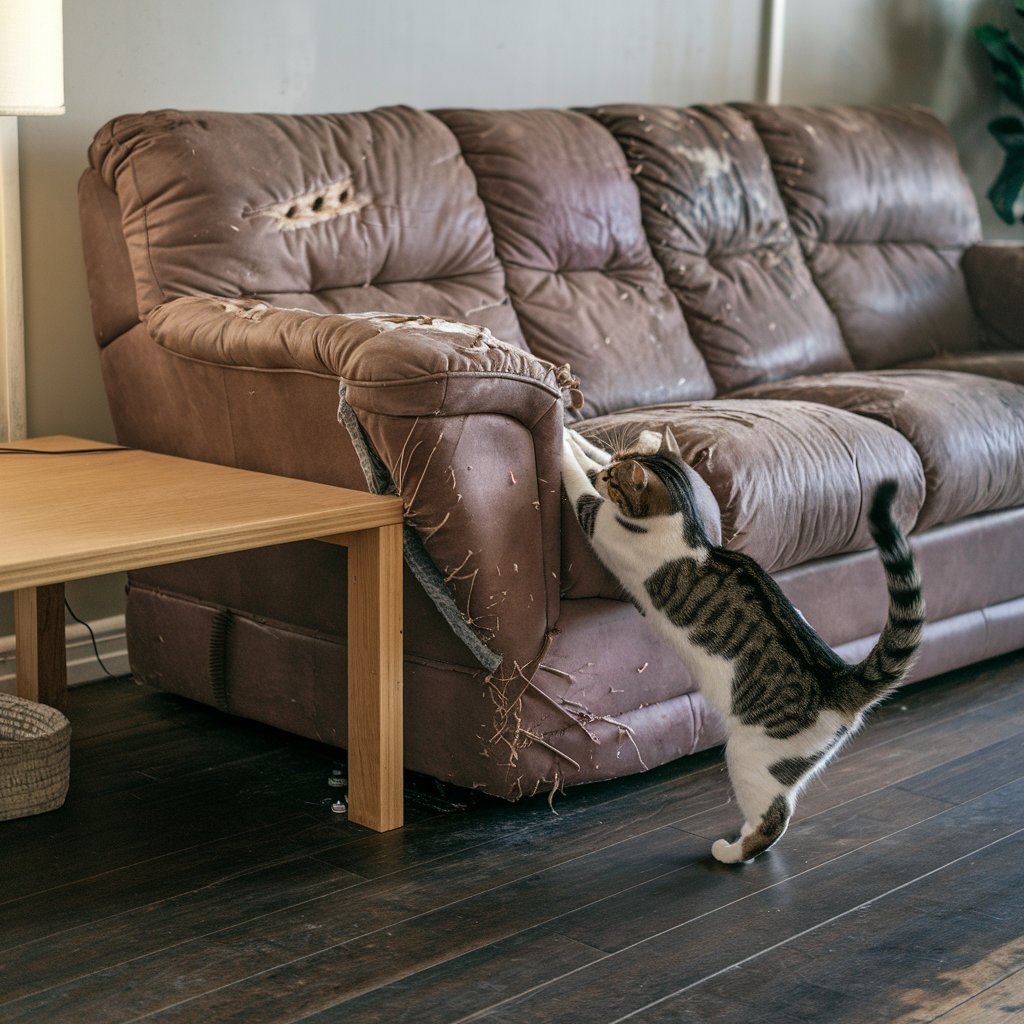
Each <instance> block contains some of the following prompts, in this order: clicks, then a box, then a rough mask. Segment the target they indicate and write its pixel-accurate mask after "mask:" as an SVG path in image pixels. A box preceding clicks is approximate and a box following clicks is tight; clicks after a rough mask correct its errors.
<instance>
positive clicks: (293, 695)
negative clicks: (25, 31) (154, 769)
mask: <svg viewBox="0 0 1024 1024" xmlns="http://www.w3.org/2000/svg"><path fill="white" fill-rule="evenodd" d="M624 616H632V617H633V619H632V620H631V622H630V623H628V624H627V623H623V625H632V627H633V628H632V629H631V630H630V632H631V633H632V634H633V635H634V636H635V637H636V639H635V645H636V650H635V651H630V650H628V649H627V650H625V651H623V652H622V654H621V658H620V661H621V664H619V665H618V666H617V667H615V669H614V670H612V671H611V672H609V671H607V670H606V669H607V666H604V665H601V664H595V663H594V660H593V659H594V658H595V657H596V655H595V648H594V646H593V636H592V635H588V630H587V629H583V628H580V625H579V624H580V623H583V622H590V623H596V624H597V625H595V626H594V627H593V628H595V629H601V628H606V627H607V626H609V624H611V623H612V622H613V621H614V620H615V619H618V618H620V617H624ZM574 619H575V620H577V621H576V622H575V623H574V622H573V620H574ZM127 623H128V646H129V655H130V660H131V667H132V672H133V674H134V676H135V678H136V679H137V680H138V681H140V682H143V683H147V684H151V685H154V686H157V687H159V688H161V689H163V690H166V691H168V692H171V693H175V694H179V695H181V696H184V697H188V698H191V699H194V700H198V701H201V702H203V703H206V704H210V705H213V706H220V707H221V708H222V709H223V710H225V711H228V712H229V713H231V714H235V715H239V716H242V717H244V718H249V719H253V720H255V721H259V722H263V723H265V724H268V725H272V726H275V727H277V728H280V729H283V730H286V731H288V732H291V733H296V734H298V735H301V736H305V737H308V738H310V739H314V740H319V741H322V742H324V743H328V744H330V745H332V746H336V747H342V748H343V747H345V746H346V745H347V741H346V735H347V695H346V689H347V680H346V675H347V671H346V666H347V650H346V646H345V643H344V640H343V639H340V638H337V637H332V636H328V635H325V634H324V633H322V632H316V631H305V630H300V629H296V628H294V627H292V626H289V625H286V624H283V623H280V622H275V621H272V620H268V619H264V618H257V617H254V616H252V615H249V614H246V613H245V612H241V611H237V612H235V611H230V612H227V611H226V610H225V609H224V607H223V606H216V605H211V604H206V603H204V602H202V601H198V600H196V599H194V598H192V597H188V596H183V595H180V594H175V593H172V592H167V591H164V590H160V589H157V588H153V587H149V586H146V585H141V584H138V583H133V584H132V585H131V586H130V587H129V593H128V612H127ZM560 625H562V626H564V628H562V629H561V630H560V631H559V632H558V633H557V635H556V637H555V641H554V642H553V644H552V646H551V648H550V650H549V651H548V653H547V654H546V655H545V657H544V659H542V664H541V665H540V666H539V668H538V670H537V672H536V673H535V675H534V677H533V679H532V680H531V682H530V684H529V685H527V686H525V688H524V687H523V686H515V687H514V688H508V687H506V688H504V689H503V688H501V687H499V686H495V685H494V683H493V681H488V679H487V677H486V673H484V672H483V671H482V670H473V669H470V668H467V667H465V666H462V665H451V664H442V663H438V662H431V661H429V660H426V659H422V658H407V659H406V661H405V761H406V767H407V768H409V769H411V770H413V771H417V772H422V773H424V774H427V775H432V776H434V777H436V778H440V779H444V780H447V781H449V782H453V783H455V784H456V785H459V786H464V787H467V788H472V789H479V790H483V791H485V792H487V793H490V794H492V795H495V796H499V797H503V798H505V799H510V800H515V799H519V798H520V797H523V796H529V795H532V794H534V793H537V792H550V791H551V790H553V789H558V788H561V787H564V786H569V785H576V784H580V783H585V782H596V781H600V780H603V779H609V778H616V777H619V776H624V775H629V774H633V773H636V772H639V771H643V770H645V769H649V768H654V767H656V766H657V765H661V764H664V763H666V762H668V761H672V760H675V759H676V758H679V757H682V756H684V755H687V754H692V753H695V752H697V751H700V750H704V749H707V748H709V747H713V746H716V745H718V744H720V743H722V742H723V739H724V734H723V731H722V726H721V722H720V721H719V720H718V719H717V717H716V716H715V715H714V713H713V712H711V711H710V709H709V708H708V706H707V704H706V702H705V701H704V698H703V696H702V695H701V694H700V692H699V691H698V690H697V689H696V687H695V686H694V684H693V682H692V680H690V679H689V678H688V677H687V675H686V673H685V670H684V669H683V668H682V666H681V665H679V664H678V662H675V661H673V660H671V655H670V654H669V653H668V652H667V648H665V647H664V645H661V644H660V642H659V641H656V640H655V639H654V638H653V637H650V636H645V635H644V634H645V632H646V623H642V622H641V623H638V622H637V621H636V620H635V612H634V610H633V609H632V607H631V606H628V605H623V604H621V603H620V602H615V601H606V600H603V599H592V600H583V601H566V602H563V621H562V622H560ZM638 626H639V627H640V628H637V627H638ZM874 639H875V638H874V637H873V636H869V637H864V638H863V639H860V640H856V641H852V642H848V643H845V644H842V645H840V646H839V647H837V650H838V652H839V653H840V654H841V655H842V656H843V657H844V658H846V659H847V660H848V661H856V660H859V659H860V658H862V657H863V656H864V654H866V653H867V651H868V650H869V649H870V647H871V645H872V644H873V642H874ZM1021 647H1024V597H1020V598H1015V599H1012V600H1008V601H1004V602H1001V603H999V604H996V605H992V606H990V607H987V608H983V609H978V610H974V611H968V612H964V613H961V614H958V615H954V616H951V617H949V618H947V619H943V620H940V621H938V622H931V623H929V624H928V625H927V626H926V627H925V643H924V646H923V649H922V654H921V657H920V658H919V660H918V662H917V664H916V666H915V668H914V671H913V674H912V676H911V677H910V678H911V680H920V679H926V678H929V677H931V676H935V675H938V674H939V673H942V672H946V671H950V670H952V669H956V668H961V667H963V666H965V665H968V664H972V663H974V662H977V661H981V660H983V659H985V658H990V657H994V656H996V655H999V654H1004V653H1007V652H1009V651H1013V650H1017V649H1018V648H1021ZM215 652H216V653H215ZM642 656H643V657H645V658H646V660H644V661H643V662H641V661H640V660H639V659H640V658H641V657H642ZM634 663H635V664H634ZM648 671H649V672H651V677H652V678H651V681H650V683H649V684H648V685H646V686H645V687H639V686H637V685H635V683H636V681H637V680H639V679H640V677H641V676H642V675H643V674H644V673H645V672H648ZM659 673H660V674H662V675H663V676H664V675H665V673H672V680H671V683H672V685H670V686H669V685H667V682H668V681H667V679H664V678H663V679H662V681H661V682H660V683H659V682H658V681H657V680H655V679H653V677H655V676H657V675H658V674H659ZM631 682H633V683H634V685H632V686H631ZM666 690H667V691H669V692H667V693H666ZM659 691H660V692H661V693H662V696H661V697H660V698H659V699H653V700H650V701H649V702H648V701H645V700H642V699H641V700H637V699H636V697H637V695H638V694H639V695H640V696H644V695H646V696H651V695H653V694H655V693H658V692H659Z"/></svg>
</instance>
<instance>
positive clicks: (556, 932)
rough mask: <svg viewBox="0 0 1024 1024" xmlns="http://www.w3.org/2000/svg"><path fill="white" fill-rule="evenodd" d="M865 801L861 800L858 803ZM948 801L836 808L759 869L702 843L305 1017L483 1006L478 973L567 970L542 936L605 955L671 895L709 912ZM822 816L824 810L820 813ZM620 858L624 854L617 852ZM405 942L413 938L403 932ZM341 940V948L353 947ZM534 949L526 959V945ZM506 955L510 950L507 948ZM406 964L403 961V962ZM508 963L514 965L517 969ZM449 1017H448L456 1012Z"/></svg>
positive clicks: (889, 797)
mask: <svg viewBox="0 0 1024 1024" xmlns="http://www.w3.org/2000/svg"><path fill="white" fill-rule="evenodd" d="M865 803H867V802H865ZM949 806H950V805H949V804H945V803H941V802H939V801H935V800H931V799H930V798H921V797H918V796H917V795H916V794H914V795H913V796H912V795H911V794H907V793H899V792H896V791H887V792H886V794H884V795H883V798H882V799H881V800H874V799H873V800H872V801H871V802H870V804H868V805H867V806H865V807H862V808H855V809H853V810H852V811H851V812H850V813H845V812H844V815H843V817H842V819H841V820H838V821H826V820H823V821H822V823H821V828H820V830H819V831H818V834H817V835H814V836H810V837H807V836H801V846H800V856H799V858H794V859H793V860H792V862H786V863H781V864H780V863H779V862H777V861H776V862H775V863H773V864H771V865H768V862H767V861H765V862H764V864H765V865H768V870H765V871H758V870H753V871H750V870H748V871H734V870H730V869H726V868H721V867H720V866H719V865H716V864H715V863H714V862H713V861H711V860H710V858H709V857H708V849H707V845H706V844H705V845H704V846H703V848H702V849H701V848H698V850H697V853H696V855H695V856H693V857H691V858H690V859H687V860H683V861H680V862H678V863H676V864H671V865H669V868H670V870H668V871H666V872H665V873H663V874H660V875H657V876H655V877H654V878H652V879H651V880H650V881H644V879H643V877H642V874H640V873H639V872H638V873H636V874H635V875H633V876H631V884H630V885H629V886H627V887H626V888H624V889H623V890H622V891H621V892H620V893H616V894H613V896H611V897H606V898H605V899H603V900H595V901H593V903H591V904H589V905H588V906H586V907H584V908H582V909H579V910H576V909H573V908H570V907H568V906H564V907H563V908H562V913H561V914H560V915H559V916H557V917H555V918H553V919H552V920H550V921H547V922H543V921H542V919H538V920H541V922H542V923H539V924H534V925H533V926H532V927H531V929H530V930H529V932H527V933H523V934H517V935H511V936H510V937H508V938H505V939H502V940H499V941H498V942H496V943H492V944H491V945H483V941H484V940H485V939H486V936H485V935H484V934H482V933H481V934H478V936H477V938H478V941H480V942H481V948H479V949H476V950H473V951H472V952H471V953H468V954H466V955H464V956H460V957H458V958H456V959H450V960H448V961H445V962H443V963H440V964H438V965H436V966H428V967H425V968H421V969H420V970H418V971H416V973H415V974H411V975H410V976H409V977H407V978H404V979H402V980H401V981H399V982H396V983H392V984H389V985H387V986H386V987H382V988H379V989H377V990H375V991H373V992H371V993H368V994H367V995H365V996H361V997H358V998H356V999H353V1000H350V1001H346V1002H344V1003H342V1004H341V1005H339V1006H337V1007H336V1008H333V1009H331V1010H328V1011H326V1012H324V1013H321V1014H318V1015H315V1016H312V1017H310V1018H309V1021H310V1022H311V1024H312V1022H314V1021H315V1022H316V1024H327V1022H330V1021H349V1020H351V1021H353V1022H363V1021H366V1022H369V1021H376V1020H381V1021H384V1020H387V1019H389V1017H388V1015H389V1014H392V1015H393V1016H392V1017H391V1018H390V1019H395V1020H401V1019H409V1020H417V1019H421V1018H420V1017H419V1016H418V1014H419V1012H420V1008H421V1007H423V1006H428V1005H443V1006H445V1007H446V1008H449V1007H452V1008H456V1009H458V1010H459V1011H460V1014H468V1013H471V1012H475V1011H477V1010H479V1009H481V1008H483V1007H485V1006H487V1005H488V1003H487V1001H486V992H487V987H486V979H487V978H488V977H489V976H490V975H491V974H494V973H496V972H500V973H501V974H502V978H503V984H504V985H506V986H509V987H510V986H511V984H512V982H513V981H514V980H516V979H518V982H519V984H520V985H521V987H522V989H523V990H525V989H528V988H530V987H532V986H533V985H536V984H539V983H541V982H543V981H546V980H550V979H553V978H556V977H558V976H559V975H560V974H562V973H564V972H565V970H567V969H568V968H567V967H566V966H565V965H563V964H561V963H560V961H558V959H557V958H556V959H554V960H550V959H546V958H544V957H543V955H542V954H541V952H540V951H541V950H543V949H545V948H546V947H547V946H548V945H549V944H550V943H552V942H575V943H581V944H586V945H587V946H589V947H590V948H591V949H592V956H591V959H592V960H593V961H594V962H596V961H598V960H600V959H602V958H603V957H604V956H605V955H606V952H607V951H606V950H604V949H602V948H601V947H602V944H606V945H611V946H614V947H617V948H621V947H622V946H623V945H625V944H627V943H628V941H629V939H630V938H632V939H633V940H639V939H643V938H646V937H647V936H649V935H650V934H652V932H656V931H659V930H664V929H668V928H671V927H673V926H675V925H676V924H678V922H679V914H680V899H681V898H682V897H683V896H685V908H686V914H687V915H689V916H693V915H696V914H700V913H710V912H713V911H714V910H716V909H717V908H719V907H721V906H722V904H723V903H729V902H731V901H733V900H736V899H742V898H744V897H746V896H749V895H752V894H753V893H755V892H757V891H758V890H760V889H763V888H765V887H766V886H770V885H773V884H777V883H778V881H779V880H780V879H781V878H782V877H785V876H786V875H785V873H786V872H788V873H789V874H798V873H801V872H805V871H807V870H809V869H810V868H811V867H813V866H815V865H817V864H821V863H825V862H827V861H828V860H830V859H832V858H834V857H835V856H837V855H840V854H842V853H846V852H849V851H850V850H851V849H853V848H855V846H853V845H851V844H856V845H861V846H862V845H865V844H867V843H870V842H872V841H875V840H877V839H878V838H879V837H882V836H886V835H889V834H891V833H892V832H893V831H894V830H896V829H899V828H905V827H909V826H910V825H912V824H915V823H917V822H920V821H922V820H924V819H926V818H928V817H931V816H933V815H935V814H938V813H941V812H942V811H944V810H947V809H948V808H949ZM827 817H828V816H827V815H824V816H823V819H826V818H827ZM620 855H621V856H628V851H622V853H621V854H620ZM406 927H407V928H413V929H415V930H416V931H417V932H427V931H430V930H436V929H438V928H440V927H442V925H441V923H440V922H439V920H438V915H429V916H426V917H424V918H423V919H421V920H419V921H414V922H409V923H408V925H406ZM399 932H400V929H397V928H396V929H391V933H392V937H393V940H394V941H396V943H397V942H399V941H402V940H401V938H400V935H399ZM404 944H405V945H406V946H409V947H412V946H415V944H416V940H415V939H410V938H407V939H405V940H404ZM356 945H357V943H350V944H349V945H348V947H347V948H352V947H354V946H356ZM534 950H536V954H535V955H532V956H531V952H532V951H534ZM513 954H516V955H513ZM407 966H408V967H412V966H413V962H412V961H410V962H409V964H408V965H407ZM517 967H518V969H517ZM460 1014H453V1019H454V1018H455V1017H456V1016H458V1015H460Z"/></svg>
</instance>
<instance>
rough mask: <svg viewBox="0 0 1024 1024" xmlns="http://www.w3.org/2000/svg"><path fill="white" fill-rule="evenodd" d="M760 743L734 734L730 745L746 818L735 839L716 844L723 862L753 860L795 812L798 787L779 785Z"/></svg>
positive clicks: (729, 754) (731, 765)
mask: <svg viewBox="0 0 1024 1024" xmlns="http://www.w3.org/2000/svg"><path fill="white" fill-rule="evenodd" d="M757 747H758V744H757V743H756V742H754V743H744V742H742V740H741V739H740V737H737V736H733V737H732V738H731V739H730V740H729V744H728V747H727V748H726V761H727V763H728V766H729V778H730V780H731V782H732V788H733V792H734V793H735V794H736V802H737V803H738V804H739V807H740V811H741V812H742V813H743V817H744V819H745V821H744V823H743V827H742V828H741V830H740V836H739V838H738V839H737V840H736V841H735V842H732V843H730V842H729V841H728V840H726V839H719V840H718V841H717V842H715V843H714V844H713V845H712V847H711V854H712V856H713V857H714V858H715V860H718V861H721V862H722V863H723V864H739V863H741V862H743V861H748V860H753V859H754V858H755V857H756V856H757V855H758V854H761V853H764V851H765V850H767V849H768V848H769V847H771V846H774V845H775V843H777V842H778V841H779V840H780V839H781V838H782V835H783V833H784V832H785V831H786V828H787V827H788V826H789V819H790V817H791V816H792V814H793V798H794V796H795V789H794V788H793V787H786V786H780V785H779V780H778V779H777V778H775V777H774V776H773V775H772V773H771V772H770V771H769V770H768V767H767V765H766V764H765V763H764V762H763V761H762V759H761V758H760V757H759V756H758V755H759V751H758V749H757Z"/></svg>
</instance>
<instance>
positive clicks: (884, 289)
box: [738, 104, 981, 369]
mask: <svg viewBox="0 0 1024 1024" xmlns="http://www.w3.org/2000/svg"><path fill="white" fill-rule="evenodd" d="M738 108H739V109H740V110H742V111H743V112H744V113H745V114H746V115H747V116H748V117H750V119H751V120H752V121H753V123H754V125H755V127H756V128H757V131H758V134H759V135H760V136H761V139H762V141H763V143H764V146H765V149H766V150H767V152H768V156H769V157H770V159H771V163H772V168H773V170H774V173H775V177H776V180H777V181H778V184H779V189H780V191H781V193H782V197H783V199H784V201H785V204H786V208H787V209H788V211H789V217H790V222H791V224H792V226H793V230H794V232H795V233H796V235H797V237H798V238H799V239H800V244H801V245H802V246H803V250H804V254H805V256H806V258H807V262H808V264H809V266H810V268H811V273H812V274H813V276H814V280H815V282H816V283H817V285H818V288H819V289H820V290H821V292H822V294H823V295H824V296H825V299H826V300H827V302H828V304H829V305H830V306H831V308H832V311H833V312H834V313H835V315H836V318H837V319H838V321H839V325H840V328H841V329H842V332H843V337H844V338H845V340H846V344H847V347H848V348H849V350H850V354H851V355H852V356H853V361H854V363H855V364H856V365H857V366H858V367H859V368H862V369H874V368H877V367H881V366H892V365H894V364H896V363H900V362H904V361H906V360H910V359H920V358H922V357H925V356H928V355H933V354H934V353H936V352H955V351H961V350H965V349H970V348H974V347H976V346H977V344H978V336H977V327H976V324H975V321H974V317H973V314H972V312H971V307H970V302H969V300H968V297H967V291H966V287H965V284H964V279H963V275H962V273H961V271H960V266H959V264H960V258H961V256H962V255H963V252H964V249H966V248H967V247H968V246H970V245H972V244H974V243H975V242H977V241H978V239H979V238H980V237H981V231H980V226H979V220H978V211H977V206H976V205H975V201H974V197H973V195H972V193H971V190H970V187H969V186H968V184H967V180H966V178H965V177H964V174H963V172H962V170H961V169H960V165H959V162H958V160H957V154H956V150H955V148H954V146H953V143H952V140H951V139H950V136H949V133H948V131H947V130H946V128H945V127H944V126H943V125H942V124H941V122H939V121H938V120H937V119H936V118H935V117H934V116H932V115H931V114H929V113H928V112H927V111H925V110H923V109H919V108H912V107H840V106H834V107H771V106H763V105H746V104H740V105H738Z"/></svg>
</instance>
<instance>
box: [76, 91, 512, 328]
mask: <svg viewBox="0 0 1024 1024" xmlns="http://www.w3.org/2000/svg"><path fill="white" fill-rule="evenodd" d="M90 160H91V163H92V166H93V167H94V168H96V169H98V170H99V171H100V173H101V175H102V178H103V181H104V183H105V184H106V186H107V187H108V188H110V189H114V190H115V191H116V192H117V196H118V199H119V201H120V205H121V216H122V223H123V230H124V233H125V237H126V240H127V244H128V251H129V255H130V259H131V263H132V267H133V270H134V275H135V282H136V292H137V298H138V305H139V310H140V312H141V313H142V314H146V313H148V312H149V311H150V310H152V309H153V308H154V307H155V306H157V305H159V304H160V303H161V302H164V301H167V300H168V299H171V298H176V297H178V296H181V295H189V294H195V293H197V292H198V293H212V294H215V295H220V296H225V297H240V296H259V297H261V298H264V299H266V300H268V301H271V302H273V303H275V304H277V305H283V306H300V307H302V308H305V309H312V310H314V311H322V312H363V311H367V310H371V309H380V310H385V311H391V312H410V313H425V314H429V315H434V316H447V317H451V318H453V319H458V320H468V321H469V322H471V323H476V324H481V325H483V326H485V327H489V328H490V329H491V330H492V331H493V332H494V334H495V335H496V336H497V337H499V338H501V339H503V340H505V341H508V342H510V343H513V344H517V345H520V346H521V345H522V344H523V339H522V334H521V333H520V330H519V324H518V321H517V319H516V316H515V313H514V311H513V310H512V307H511V305H510V304H509V301H508V295H507V292H506V290H505V279H504V272H503V270H502V267H501V264H500V263H499V262H498V259H497V257H496V255H495V252H494V243H493V239H492V236H491V230H490V226H489V224H488V221H487V216H486V213H485V211H484V207H483V204H482V203H481V202H480V199H479V197H478V196H477V193H476V182H475V181H474V179H473V175H472V173H471V172H470V170H469V168H468V167H467V166H466V163H465V161H464V160H463V159H462V154H461V153H460V152H459V146H458V143H457V142H456V140H455V139H454V138H453V136H452V134H451V132H450V131H449V130H448V129H447V128H446V127H445V126H444V125H443V124H442V123H441V122H440V121H438V120H437V118H435V117H433V116H431V115H430V114H428V113H425V112H423V111H418V110H413V109H411V108H409V107H388V108H382V109H379V110H374V111H370V112H368V113H357V114H341V115H310V116H290V115H266V114H223V113H183V112H179V111H157V112H155V113H149V114H141V115H133V116H128V117H122V118H118V119H116V120H114V121H112V122H110V123H109V124H108V125H107V126H106V127H105V128H104V129H102V130H101V132H100V133H99V134H98V135H97V137H96V139H95V141H94V142H93V145H92V147H91V149H90Z"/></svg>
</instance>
